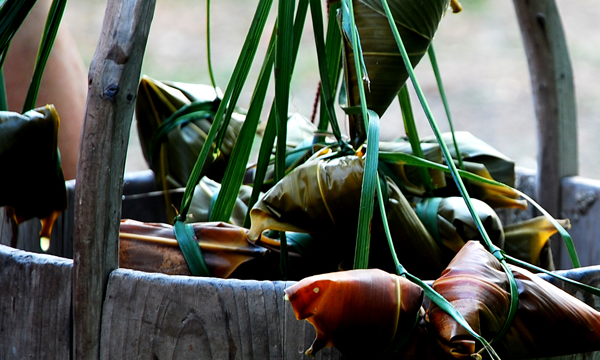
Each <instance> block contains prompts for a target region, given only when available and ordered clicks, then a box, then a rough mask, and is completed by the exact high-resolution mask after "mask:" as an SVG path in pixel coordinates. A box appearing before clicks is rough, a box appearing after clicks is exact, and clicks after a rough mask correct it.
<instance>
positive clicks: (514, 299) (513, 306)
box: [381, 0, 519, 354]
mask: <svg viewBox="0 0 600 360" xmlns="http://www.w3.org/2000/svg"><path fill="white" fill-rule="evenodd" d="M381 3H382V5H383V8H384V10H385V14H386V16H387V18H388V21H389V23H390V27H391V30H392V33H393V34H394V38H395V39H396V43H397V44H398V49H399V50H400V54H401V55H402V60H403V61H404V65H405V66H406V70H407V71H408V74H409V77H410V79H411V82H412V83H413V86H414V88H415V91H416V93H417V96H418V98H419V101H420V103H421V106H422V107H423V110H424V111H425V115H426V117H427V120H428V121H429V125H430V126H431V128H432V130H433V133H434V135H435V137H436V138H437V140H438V143H439V145H440V148H441V149H442V153H443V155H444V158H445V159H446V162H447V163H448V166H449V167H450V169H451V171H450V173H451V175H452V177H453V178H454V181H455V183H456V186H457V187H458V189H459V191H460V193H461V195H462V197H463V199H465V203H466V205H467V208H468V209H469V212H470V213H471V217H472V218H473V221H474V222H475V224H476V225H477V228H478V229H479V232H480V233H481V235H482V237H483V240H484V242H485V244H486V246H487V247H488V250H489V251H490V252H491V253H492V254H493V255H494V256H495V257H496V258H497V259H498V260H499V261H500V262H501V263H502V266H503V267H504V268H505V272H506V275H507V277H508V280H509V283H510V298H511V301H510V308H509V312H508V316H507V319H506V322H505V323H504V326H503V328H502V330H501V331H500V333H499V334H498V336H497V337H496V338H495V339H498V338H501V337H502V336H504V334H505V332H506V331H507V330H508V328H509V327H510V325H511V324H512V320H513V318H514V316H515V314H516V312H517V307H518V301H519V298H518V296H519V295H518V290H517V283H516V281H515V279H514V276H513V274H512V272H511V271H510V270H508V268H507V266H506V263H505V262H506V257H505V256H504V253H503V251H502V250H500V249H499V248H497V247H495V246H494V245H493V244H492V241H491V240H490V238H489V236H488V234H487V232H486V231H485V228H484V227H483V224H482V222H481V219H480V218H479V216H477V213H476V212H475V208H474V206H473V204H472V203H471V199H470V196H469V194H468V192H467V190H466V188H465V186H464V184H463V182H462V180H461V178H460V176H459V175H458V169H457V168H456V165H454V161H453V160H452V156H451V155H450V151H449V150H448V147H447V146H446V143H445V142H444V141H443V139H442V134H441V132H440V130H439V128H438V126H437V123H436V122H435V119H434V118H433V114H432V112H431V110H430V109H429V105H428V104H427V100H426V99H425V96H424V94H423V91H422V90H421V86H420V85H419V82H418V81H417V79H416V76H415V73H414V70H413V67H412V65H411V63H410V59H409V57H408V53H407V51H406V48H405V47H404V43H403V42H402V38H401V37H400V33H399V32H398V28H397V27H396V23H395V21H394V18H393V15H392V12H391V11H390V8H389V6H388V3H387V0H381ZM495 339H494V340H495ZM482 344H483V345H484V346H485V343H482ZM485 347H486V349H487V350H488V352H490V354H491V351H490V349H488V347H487V346H485ZM492 351H493V350H492Z"/></svg>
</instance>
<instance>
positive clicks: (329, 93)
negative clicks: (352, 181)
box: [310, 0, 349, 151]
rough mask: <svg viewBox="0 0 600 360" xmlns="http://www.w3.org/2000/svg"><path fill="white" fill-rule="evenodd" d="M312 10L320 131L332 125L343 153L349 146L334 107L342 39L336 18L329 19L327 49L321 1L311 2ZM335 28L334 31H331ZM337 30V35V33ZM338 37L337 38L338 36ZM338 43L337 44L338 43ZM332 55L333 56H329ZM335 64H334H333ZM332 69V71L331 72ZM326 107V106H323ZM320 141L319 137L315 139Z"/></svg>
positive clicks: (314, 0)
mask: <svg viewBox="0 0 600 360" xmlns="http://www.w3.org/2000/svg"><path fill="white" fill-rule="evenodd" d="M310 9H311V17H312V20H313V32H314V37H315V46H316V49H317V60H318V64H319V73H320V76H321V98H322V99H323V100H322V102H321V104H322V105H321V109H322V110H323V109H324V111H322V117H321V120H320V121H319V126H318V129H319V130H321V131H325V130H327V127H328V125H329V124H331V129H332V130H333V135H334V136H335V138H336V139H337V140H338V143H339V145H340V147H341V148H342V149H343V151H344V150H345V151H347V150H348V148H349V145H348V144H347V143H345V142H344V141H343V140H342V132H341V131H340V127H339V124H338V121H337V117H336V115H335V109H334V106H333V103H334V93H335V89H336V86H337V82H336V81H335V79H336V76H337V77H339V73H340V70H341V67H340V56H341V51H342V50H341V49H342V46H341V45H342V38H341V33H340V31H339V28H338V27H337V26H336V25H337V23H336V22H335V21H336V20H335V16H334V17H333V19H331V15H330V19H329V23H328V32H327V35H328V42H327V44H328V45H329V47H328V48H326V45H325V44H326V42H325V40H324V38H323V32H324V31H323V14H322V11H321V2H320V1H319V0H311V2H310ZM331 28H334V30H331ZM335 29H337V34H336V32H335ZM336 35H337V36H336ZM336 41H337V43H336ZM329 54H331V56H330V55H329ZM332 62H333V63H332ZM329 69H331V70H329ZM323 105H324V106H323ZM315 140H317V141H322V140H323V139H321V140H319V139H318V137H317V139H315Z"/></svg>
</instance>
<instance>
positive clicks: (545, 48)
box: [513, 0, 578, 268]
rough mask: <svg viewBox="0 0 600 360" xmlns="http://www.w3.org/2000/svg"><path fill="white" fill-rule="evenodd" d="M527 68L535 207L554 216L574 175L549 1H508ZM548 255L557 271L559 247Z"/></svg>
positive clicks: (562, 70)
mask: <svg viewBox="0 0 600 360" xmlns="http://www.w3.org/2000/svg"><path fill="white" fill-rule="evenodd" d="M513 3H514V6H515V10H516V13H517V19H518V22H519V26H520V28H521V34H522V36H523V43H524V45H525V53H526V55H527V60H528V63H529V73H530V75H531V87H532V92H533V101H534V108H535V115H536V118H537V135H538V136H537V137H538V155H537V157H538V169H537V187H536V198H537V201H538V202H539V203H540V205H542V206H543V207H544V208H545V209H546V210H548V211H549V212H550V214H552V215H553V216H555V217H557V216H560V214H561V212H560V210H561V209H560V199H561V181H562V179H563V178H564V177H566V176H573V175H577V173H578V158H577V114H576V106H575V90H574V86H573V71H572V68H571V61H570V59H569V52H568V49H567V43H566V40H565V36H564V33H563V28H562V24H561V20H560V15H559V13H558V8H557V7H556V3H555V2H554V0H527V1H526V0H513ZM551 246H552V252H553V254H554V259H555V263H556V265H557V266H558V267H559V268H560V267H561V266H560V259H561V250H562V247H561V244H560V242H559V241H554V242H553V243H552V244H551Z"/></svg>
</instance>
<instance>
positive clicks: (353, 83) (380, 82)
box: [340, 0, 449, 148]
mask: <svg viewBox="0 0 600 360" xmlns="http://www.w3.org/2000/svg"><path fill="white" fill-rule="evenodd" d="M388 4H389V7H390V10H391V13H392V15H393V17H394V21H395V24H396V27H397V28H398V31H399V33H400V37H401V38H402V42H403V43H404V46H405V47H406V49H407V52H408V55H409V58H410V62H411V64H412V66H416V65H417V64H418V62H419V61H420V60H421V58H422V57H423V55H424V54H425V53H426V52H427V48H428V47H429V44H430V43H431V41H432V39H433V36H434V34H435V32H436V30H437V27H438V25H439V23H440V21H441V19H442V16H443V15H444V13H445V12H446V10H447V9H448V5H449V0H425V1H423V0H389V1H388ZM352 6H353V9H354V18H355V23H356V27H357V30H358V34H359V44H360V50H362V57H363V59H364V66H365V67H366V72H367V74H366V75H367V76H368V80H367V86H366V88H368V91H365V92H366V94H365V95H366V102H367V104H366V107H367V108H368V109H370V110H373V111H375V112H376V113H377V114H378V115H379V116H380V117H381V116H382V115H383V113H384V112H385V111H386V110H387V108H388V107H389V105H390V104H391V103H392V101H394V99H395V98H396V95H397V94H398V92H399V91H400V89H401V88H402V86H403V85H404V83H405V82H406V79H407V78H408V72H407V71H406V68H405V65H404V62H403V61H402V57H401V55H400V51H399V50H398V44H397V43H396V39H395V38H394V35H393V33H392V30H391V28H390V23H389V20H388V18H387V16H386V15H385V11H384V9H383V6H382V4H381V1H380V0H352ZM343 10H344V8H342V11H341V12H340V13H341V17H342V20H341V22H342V30H343V34H344V49H343V56H344V76H345V83H346V91H347V96H348V105H349V106H350V107H355V106H360V96H359V90H358V81H363V79H357V75H356V71H355V69H356V68H355V61H356V59H354V53H353V48H352V46H353V45H352V37H353V35H352V31H351V29H350V27H349V23H350V21H349V19H348V17H349V16H350V13H349V12H348V11H347V10H346V11H343ZM350 137H351V139H350V141H351V143H352V145H353V146H354V147H356V148H357V147H358V146H359V145H360V144H362V142H364V140H365V139H366V133H365V127H364V120H363V118H362V116H361V115H358V114H352V115H350Z"/></svg>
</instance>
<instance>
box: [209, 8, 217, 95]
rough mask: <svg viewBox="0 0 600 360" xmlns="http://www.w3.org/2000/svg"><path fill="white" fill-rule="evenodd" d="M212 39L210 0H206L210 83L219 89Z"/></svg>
mask: <svg viewBox="0 0 600 360" xmlns="http://www.w3.org/2000/svg"><path fill="white" fill-rule="evenodd" d="M210 45H211V41H210V0H206V60H207V64H208V76H210V83H211V84H212V86H213V87H214V88H215V92H216V91H217V82H216V81H215V74H214V71H213V66H212V52H211V46H210Z"/></svg>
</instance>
